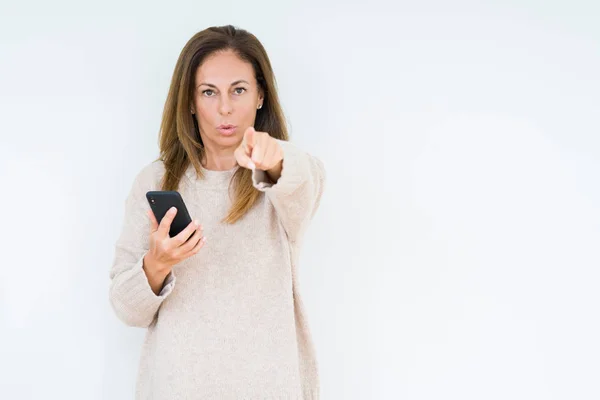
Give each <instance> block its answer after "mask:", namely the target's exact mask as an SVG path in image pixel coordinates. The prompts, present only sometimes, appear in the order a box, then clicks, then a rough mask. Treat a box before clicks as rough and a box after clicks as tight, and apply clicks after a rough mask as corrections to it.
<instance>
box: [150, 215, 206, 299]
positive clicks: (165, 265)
mask: <svg viewBox="0 0 600 400" xmlns="http://www.w3.org/2000/svg"><path fill="white" fill-rule="evenodd" d="M147 214H148V217H149V218H150V221H151V222H152V229H151V232H150V249H149V250H148V252H147V253H146V255H145V256H144V270H145V271H146V276H147V277H148V281H149V283H150V286H151V287H152V290H153V291H154V293H156V294H158V293H159V292H160V290H161V288H162V285H163V282H164V279H165V278H166V277H167V275H168V274H169V272H171V269H172V268H173V266H175V265H176V264H177V263H179V262H181V261H183V260H185V259H186V258H189V257H191V256H193V255H194V254H196V253H198V251H200V249H201V248H202V247H203V246H204V243H206V237H203V236H202V233H203V230H202V226H201V225H200V224H199V223H198V221H192V222H191V223H190V224H189V225H188V226H187V227H186V228H185V229H184V230H182V231H181V232H179V233H178V234H177V235H176V236H174V237H172V238H171V237H169V230H170V228H171V223H172V222H173V219H174V218H175V215H176V214H177V209H176V208H175V207H171V209H170V210H169V211H168V212H167V214H166V215H165V216H164V217H163V219H162V220H161V221H160V225H159V224H158V222H157V221H156V217H155V216H154V213H153V212H152V210H148V211H147ZM190 235H191V237H190ZM188 238H189V240H188Z"/></svg>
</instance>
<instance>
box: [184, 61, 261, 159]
mask: <svg viewBox="0 0 600 400" xmlns="http://www.w3.org/2000/svg"><path fill="white" fill-rule="evenodd" d="M195 86H196V87H195V89H194V104H193V105H192V107H193V108H194V110H193V112H194V113H195V116H196V120H197V121H198V127H199V128H200V132H201V135H202V141H203V142H204V144H205V145H207V144H208V145H209V146H211V147H213V148H215V147H216V148H228V147H237V146H238V145H239V143H240V142H241V141H242V139H243V135H244V131H245V130H246V128H248V127H250V126H254V120H255V118H256V111H257V108H258V106H259V105H262V102H263V94H262V91H260V90H259V88H258V84H257V82H256V78H255V77H254V70H253V68H252V65H251V64H250V63H248V62H246V61H243V60H242V59H240V58H239V57H238V56H237V55H236V54H235V53H234V52H233V51H231V50H227V51H223V52H217V53H214V54H212V55H210V56H209V57H207V58H206V59H205V60H204V62H203V63H202V64H201V65H200V67H198V69H197V70H196V82H195ZM227 125H230V126H233V128H232V129H226V128H223V126H227Z"/></svg>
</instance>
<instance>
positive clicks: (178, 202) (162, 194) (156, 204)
mask: <svg viewBox="0 0 600 400" xmlns="http://www.w3.org/2000/svg"><path fill="white" fill-rule="evenodd" d="M146 199H148V204H150V208H151V209H152V212H153V213H154V217H155V218H156V221H157V222H158V223H159V225H160V221H161V220H162V219H163V217H164V216H165V214H166V213H167V211H169V209H170V208H171V207H175V208H177V214H175V219H174V220H173V222H172V223H171V229H169V236H170V237H173V236H176V235H177V234H178V233H179V232H181V231H182V230H184V229H185V228H186V227H187V226H188V225H189V224H190V223H191V222H192V218H190V214H189V213H188V210H187V207H186V206H185V203H184V201H183V198H182V197H181V194H179V192H177V191H175V190H156V191H149V192H147V193H146ZM190 237H191V235H190ZM188 239H189V238H188Z"/></svg>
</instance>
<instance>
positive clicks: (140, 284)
mask: <svg viewBox="0 0 600 400" xmlns="http://www.w3.org/2000/svg"><path fill="white" fill-rule="evenodd" d="M151 175H152V170H151V168H150V167H147V168H144V169H143V170H142V171H141V172H140V173H139V174H138V175H137V176H136V178H135V180H134V182H133V185H132V188H131V190H130V192H129V194H128V196H127V198H126V200H125V215H124V219H123V224H122V228H121V233H120V236H119V238H118V240H117V242H116V245H115V256H114V260H113V264H112V267H111V269H110V289H109V299H110V303H111V305H112V307H113V309H114V311H115V313H116V315H117V317H118V318H119V319H120V320H122V321H123V322H124V323H125V324H127V325H129V326H137V327H144V328H145V327H148V326H149V325H150V324H151V323H152V322H153V320H154V318H155V317H156V315H157V312H158V309H159V307H160V305H161V304H162V302H163V301H164V299H165V298H166V297H167V296H168V295H169V294H170V293H171V291H172V290H173V287H174V285H175V280H176V278H175V275H174V274H173V272H172V271H171V272H170V273H169V275H168V276H167V277H166V279H165V282H164V285H163V288H162V290H161V292H160V293H159V295H158V296H157V295H156V294H154V292H153V291H152V288H151V287H150V283H149V282H148V278H147V277H146V274H145V272H144V270H143V259H144V255H145V254H146V253H147V252H148V250H149V234H150V228H151V224H150V219H149V218H148V215H147V214H146V210H149V209H150V206H149V205H148V202H147V200H146V192H147V191H148V190H154V189H153V188H152V187H151V185H152V183H151V178H152V176H151Z"/></svg>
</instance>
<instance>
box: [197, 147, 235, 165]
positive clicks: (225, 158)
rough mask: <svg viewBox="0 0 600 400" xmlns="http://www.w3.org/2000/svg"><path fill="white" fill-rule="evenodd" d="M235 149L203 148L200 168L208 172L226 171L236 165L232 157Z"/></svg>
mask: <svg viewBox="0 0 600 400" xmlns="http://www.w3.org/2000/svg"><path fill="white" fill-rule="evenodd" d="M234 151H235V148H214V147H213V146H211V145H208V146H206V142H205V147H204V157H203V158H202V160H201V163H202V166H203V167H204V168H206V169H208V170H214V171H227V170H230V169H232V168H234V167H235V166H236V165H237V161H236V159H235V156H234Z"/></svg>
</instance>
